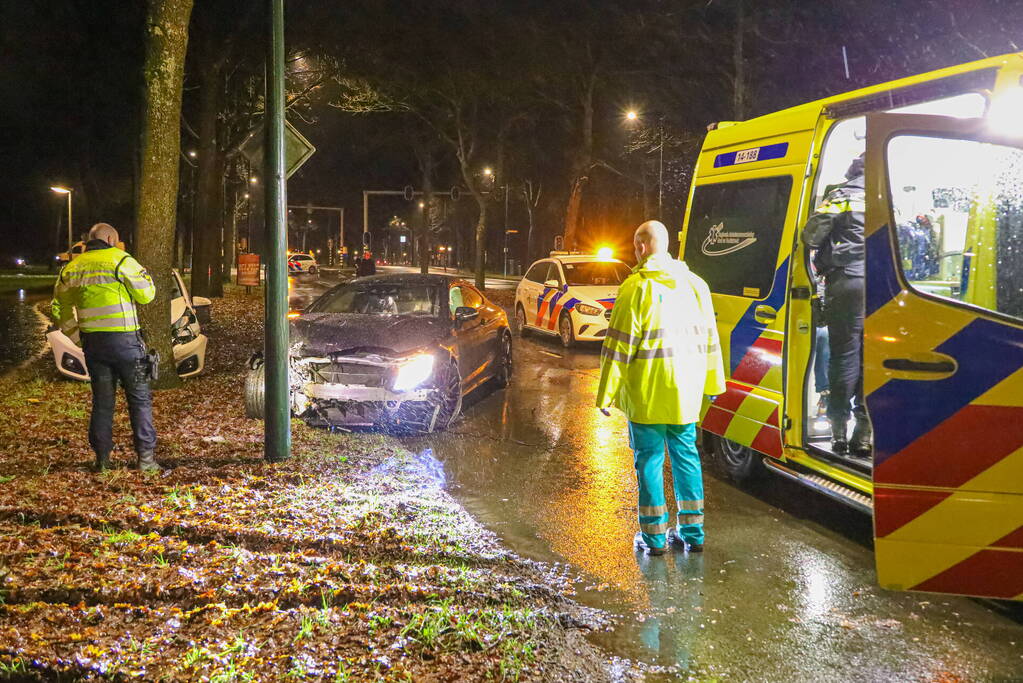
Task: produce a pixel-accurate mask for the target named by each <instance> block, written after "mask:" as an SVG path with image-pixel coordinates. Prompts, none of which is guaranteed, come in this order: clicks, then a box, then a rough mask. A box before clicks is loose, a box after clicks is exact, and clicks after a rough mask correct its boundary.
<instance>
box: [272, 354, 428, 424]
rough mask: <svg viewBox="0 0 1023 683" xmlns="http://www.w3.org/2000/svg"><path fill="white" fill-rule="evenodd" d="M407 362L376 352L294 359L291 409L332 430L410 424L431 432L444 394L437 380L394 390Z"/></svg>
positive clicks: (308, 419)
mask: <svg viewBox="0 0 1023 683" xmlns="http://www.w3.org/2000/svg"><path fill="white" fill-rule="evenodd" d="M402 360H403V359H397V358H388V357H383V356H378V355H375V354H360V355H352V356H341V355H334V356H331V357H329V358H310V357H307V358H298V359H295V358H292V361H291V375H292V411H293V413H294V414H295V415H296V416H299V417H302V418H303V419H306V420H307V421H309V422H313V423H320V424H325V425H331V426H373V425H383V424H396V423H399V424H400V423H407V424H410V425H416V426H418V427H420V428H424V429H426V430H428V431H429V430H432V429H433V424H434V421H435V420H436V417H437V413H438V411H439V407H440V403H441V401H440V398H439V394H438V392H437V391H436V389H435V387H434V384H433V382H432V381H427V382H424V383H423V384H422V385H421V386H419V387H415V388H413V389H409V390H407V391H396V390H394V389H393V388H392V386H391V383H390V379H391V377H392V376H393V373H394V371H395V369H396V368H397V367H398V365H399V364H400V363H401V361H402ZM330 380H336V381H330Z"/></svg>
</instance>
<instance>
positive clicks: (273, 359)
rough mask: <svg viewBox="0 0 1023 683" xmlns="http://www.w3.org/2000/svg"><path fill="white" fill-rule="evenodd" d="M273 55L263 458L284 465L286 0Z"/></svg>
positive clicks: (278, 8) (287, 416) (269, 71)
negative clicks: (280, 462) (282, 462)
mask: <svg viewBox="0 0 1023 683" xmlns="http://www.w3.org/2000/svg"><path fill="white" fill-rule="evenodd" d="M269 7H270V35H269V38H270V51H269V54H268V56H267V65H266V141H265V144H264V145H263V149H264V150H265V156H264V158H263V177H264V178H265V179H266V187H265V189H264V192H265V196H264V198H265V202H266V233H267V235H266V236H267V249H266V251H267V259H266V261H267V263H266V326H265V329H266V333H265V338H264V342H265V353H266V361H265V366H264V370H265V373H266V374H265V377H266V393H265V403H264V405H265V418H264V423H263V426H264V438H263V457H264V458H266V460H267V461H269V462H279V461H281V460H284V459H286V458H287V457H288V456H290V455H291V405H290V404H291V401H290V396H289V393H290V392H289V386H288V321H287V314H288V270H287V269H288V257H287V253H286V252H287V248H288V234H287V217H286V215H285V213H286V211H287V208H286V207H287V181H286V178H285V175H284V173H285V168H284V0H270V2H269Z"/></svg>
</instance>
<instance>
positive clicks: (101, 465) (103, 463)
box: [92, 453, 110, 472]
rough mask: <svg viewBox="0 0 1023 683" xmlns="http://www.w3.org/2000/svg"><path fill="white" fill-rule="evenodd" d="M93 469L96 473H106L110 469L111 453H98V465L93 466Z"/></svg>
mask: <svg viewBox="0 0 1023 683" xmlns="http://www.w3.org/2000/svg"><path fill="white" fill-rule="evenodd" d="M92 469H93V470H94V471H96V472H105V471H106V470H109V469H110V454H109V453H97V454H96V464H95V465H93V466H92Z"/></svg>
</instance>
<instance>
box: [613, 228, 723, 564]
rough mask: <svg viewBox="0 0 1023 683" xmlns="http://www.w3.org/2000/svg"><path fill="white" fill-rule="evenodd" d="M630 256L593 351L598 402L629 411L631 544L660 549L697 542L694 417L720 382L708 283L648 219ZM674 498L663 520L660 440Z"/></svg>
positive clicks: (699, 477)
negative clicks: (635, 508)
mask: <svg viewBox="0 0 1023 683" xmlns="http://www.w3.org/2000/svg"><path fill="white" fill-rule="evenodd" d="M633 242H634V246H635V249H636V260H637V261H638V262H639V264H638V265H637V266H636V267H635V268H634V269H633V271H632V274H631V275H630V276H629V277H627V278H626V279H625V282H623V283H622V286H621V287H620V288H619V290H618V299H617V300H616V301H615V305H614V309H613V310H612V313H611V322H610V327H609V328H608V331H607V337H606V338H605V340H604V347H603V349H602V350H601V354H600V384H599V385H598V387H597V408H599V409H600V410H601V412H603V413H604V414H605V415H608V414H609V413H608V411H607V408H609V407H610V406H611V405H615V406H617V407H618V408H619V409H621V410H622V412H624V413H625V415H626V417H627V418H628V419H629V443H630V445H631V446H632V449H633V452H634V453H635V465H636V477H637V479H638V480H639V528H640V533H638V534H637V535H636V538H635V545H636V547H637V548H639V549H641V550H645V551H646V552H647V554H649V555H662V554H664V552H665V549H666V547H667V543H668V542H672V543H676V544H678V545H680V546H682V547H683V548H684V549H688V550H690V551H692V552H701V551H702V550H703V541H704V533H703V474H702V471H701V468H700V456H699V453H697V451H696V421H697V420H698V419H699V418H700V408H701V406H702V403H703V396H704V395H705V394H706V395H708V396H717V395H718V394H721V393H723V392H724V390H725V370H724V366H723V363H722V358H721V348H720V346H719V343H718V331H717V325H716V324H715V322H714V306H713V303H712V302H711V298H710V290H709V288H708V287H707V283H705V282H704V281H703V280H702V279H701V278H699V277H697V276H696V275H695V274H693V273H692V272H690V270H689V268H688V267H686V264H685V263H683V262H681V261H677V260H675V259H673V258H672V257H671V256H670V255H669V254H668V230H667V228H665V227H664V224H663V223H660V222H658V221H647V222H646V223H643V224H642V225H641V226H639V228H638V229H637V230H636V234H635V238H634V240H633ZM665 443H667V446H668V453H669V455H670V456H671V474H672V479H673V480H674V485H675V501H676V503H677V504H678V525H677V526H676V527H674V528H672V529H669V528H668V527H669V525H668V507H667V504H666V500H665V495H664V475H663V469H664V447H665Z"/></svg>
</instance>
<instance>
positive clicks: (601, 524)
mask: <svg viewBox="0 0 1023 683" xmlns="http://www.w3.org/2000/svg"><path fill="white" fill-rule="evenodd" d="M553 343H554V342H551V345H553ZM597 354H598V350H597V349H584V350H582V351H577V350H573V351H569V352H568V353H566V354H565V356H563V357H559V356H557V355H556V354H554V353H552V352H550V351H549V350H548V349H547V348H545V343H544V342H532V341H530V342H522V341H518V343H517V344H516V377H515V379H514V381H513V382H512V384H511V386H510V387H509V388H508V390H507V391H504V392H498V393H495V394H491V395H486V396H480V397H474V399H473V400H469V401H467V404H466V408H465V417H464V418H463V419H462V420H461V421H459V423H458V424H457V425H456V426H455V427H453V429H452V430H451V431H450V432H448V433H442V434H436V435H431V436H429V437H422V438H417V439H407V440H406V442H407V445H408V446H409V447H410V448H412V449H413V450H415V451H422V450H423V449H424V448H431V449H432V450H433V454H434V455H435V456H436V457H437V458H438V459H439V460H440V461H441V462H442V463H443V464H444V469H445V470H446V472H447V475H448V482H449V483H448V488H449V491H450V492H451V493H452V494H453V495H454V496H455V497H456V498H458V499H459V501H460V502H462V503H463V504H464V505H465V506H466V508H467V509H468V510H469V511H470V512H471V513H472V514H473V515H474V516H475V517H476V518H477V519H478V520H480V521H481V522H482V523H483V524H484V525H485V526H487V527H488V528H490V529H491V530H493V531H494V532H496V533H497V534H498V535H499V536H500V537H501V538H502V539H503V540H504V542H505V543H506V544H507V545H508V546H509V547H511V548H512V549H513V550H515V551H516V552H518V553H519V554H521V555H523V556H526V557H530V558H534V559H538V560H543V561H547V562H560V563H565V562H567V563H569V564H570V565H571V566H572V567H573V568H574V569H575V570H576V571H578V572H580V576H581V580H580V582H579V583H578V584H577V590H578V591H579V593H578V595H577V596H576V598H577V599H578V600H579V601H580V602H582V603H583V604H586V605H588V606H593V607H601V608H604V609H606V610H608V611H610V612H611V613H613V614H616V615H618V617H619V623H618V625H617V627H616V628H615V629H614V630H613V631H611V632H606V633H597V634H594V635H593V636H592V638H593V640H594V641H595V642H597V643H598V644H600V645H602V646H604V647H606V648H608V649H609V650H610V651H611V652H612V653H614V654H615V655H617V656H621V657H626V658H629V659H632V660H634V661H637V662H642V663H644V664H646V665H648V666H652V667H655V669H654V671H655V675H654V678H660V677H661V676H662V675H663V677H666V678H672V677H674V676H676V675H680V674H682V675H689V676H696V677H698V678H704V677H715V676H721V677H727V678H736V679H739V680H746V679H749V680H820V679H822V678H825V679H832V680H837V679H853V678H856V679H864V680H884V679H901V680H905V679H917V678H922V679H927V680H930V679H940V678H948V677H950V676H951V677H961V678H963V679H975V678H1008V677H1011V676H1012V675H1017V674H1018V673H1019V671H1021V670H1023V626H1021V624H1020V623H1019V621H1014V620H1013V619H1009V618H1005V617H1004V616H1001V615H999V614H997V613H995V612H993V611H991V610H989V609H987V608H985V607H984V606H982V605H980V604H979V603H977V602H974V601H970V600H966V599H961V598H943V597H941V596H938V597H937V598H934V597H933V596H931V597H930V599H928V598H927V597H926V596H921V595H919V594H912V593H890V592H886V591H882V590H880V589H878V588H877V587H876V584H875V576H874V570H873V553H872V549H871V547H870V543H871V530H870V520H869V518H866V517H864V516H862V515H860V514H859V513H856V512H854V511H852V510H848V509H846V508H844V507H841V506H838V505H835V504H834V503H832V502H831V501H830V500H828V499H825V498H823V497H819V496H814V495H813V494H812V492H808V491H806V490H805V489H802V488H800V487H798V486H796V485H792V484H789V483H788V482H786V481H784V480H781V479H775V478H770V479H766V480H764V482H762V483H761V484H760V485H758V486H756V487H753V488H751V489H747V490H744V489H740V488H737V487H735V486H733V485H731V484H729V483H726V482H723V481H720V480H718V479H716V478H714V477H713V476H710V475H709V474H706V475H705V485H706V498H707V501H708V502H707V533H708V542H707V552H706V553H704V554H702V555H701V554H690V555H687V554H685V553H680V552H674V553H670V554H668V555H667V556H665V557H661V558H649V557H646V556H645V555H641V554H639V553H636V552H635V551H634V550H633V549H632V538H633V535H634V533H635V531H636V528H637V523H636V518H635V514H636V512H635V504H636V500H635V498H636V482H635V473H634V470H633V463H632V453H631V450H630V449H629V447H628V442H627V436H626V423H625V420H624V418H623V417H622V416H621V415H620V414H618V413H615V414H613V416H612V417H610V418H607V417H604V416H602V415H601V414H600V413H599V412H598V411H597V410H596V409H595V408H593V407H592V399H593V395H594V393H595V389H596V383H597V378H598V374H597V367H598V355H597ZM966 623H968V624H969V627H964V626H963V625H964V624H966ZM657 672H659V673H657Z"/></svg>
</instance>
